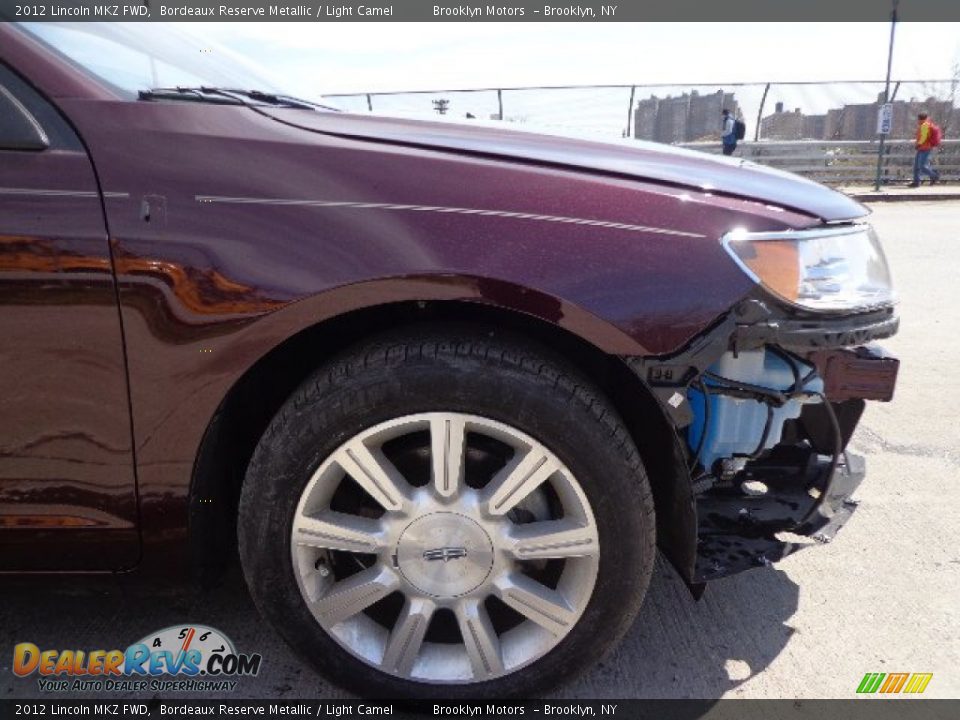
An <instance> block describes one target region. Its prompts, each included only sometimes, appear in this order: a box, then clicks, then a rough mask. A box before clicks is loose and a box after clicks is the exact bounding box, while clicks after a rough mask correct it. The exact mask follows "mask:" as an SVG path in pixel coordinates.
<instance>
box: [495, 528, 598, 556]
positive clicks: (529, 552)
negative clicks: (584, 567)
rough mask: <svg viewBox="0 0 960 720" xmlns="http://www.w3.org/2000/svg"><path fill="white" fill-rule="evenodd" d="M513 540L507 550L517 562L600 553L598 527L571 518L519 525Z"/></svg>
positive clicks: (514, 530) (513, 534)
mask: <svg viewBox="0 0 960 720" xmlns="http://www.w3.org/2000/svg"><path fill="white" fill-rule="evenodd" d="M510 538H511V540H512V543H511V544H510V545H509V546H508V548H507V550H508V552H509V553H510V554H511V555H512V556H513V557H514V558H516V559H517V560H547V559H552V558H572V557H590V556H594V555H596V554H597V553H598V552H599V550H600V548H599V545H598V543H597V529H596V527H595V526H594V525H592V524H591V525H583V524H582V523H580V522H577V521H576V520H573V519H570V518H564V519H562V520H545V521H543V522H533V523H526V524H523V525H517V526H515V527H513V528H512V529H511V531H510Z"/></svg>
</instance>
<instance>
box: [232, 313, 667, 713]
mask: <svg viewBox="0 0 960 720" xmlns="http://www.w3.org/2000/svg"><path fill="white" fill-rule="evenodd" d="M415 336H416V337H417V340H416V342H414V341H412V339H411V338H412V337H413V336H412V335H406V336H400V335H394V336H391V337H385V338H383V339H381V340H378V341H374V342H371V343H368V344H366V345H364V346H362V347H358V348H356V349H354V350H353V351H351V352H349V353H347V354H346V355H344V356H343V357H341V358H339V359H337V360H336V361H334V362H332V363H331V364H330V365H328V366H326V367H324V368H321V369H320V370H318V371H317V373H315V374H314V375H313V376H312V377H311V378H310V379H309V380H308V381H307V382H305V383H304V384H303V385H302V386H301V387H300V388H299V389H298V390H297V391H296V392H295V393H294V395H293V396H292V397H291V398H290V399H289V400H288V401H287V403H286V404H285V405H284V407H283V408H282V409H281V410H280V412H279V413H278V415H277V416H276V418H274V420H273V422H272V423H271V425H270V427H269V428H268V430H267V432H266V433H265V435H264V437H263V439H262V440H261V442H260V444H259V446H258V448H257V450H256V452H255V454H254V457H253V460H252V461H251V465H250V468H249V470H248V473H247V478H246V481H245V484H244V488H243V493H242V497H241V505H240V522H239V533H240V551H241V558H242V561H243V566H244V571H245V574H246V576H247V580H248V584H249V586H250V589H251V593H252V595H253V597H254V600H255V602H256V603H257V605H258V606H259V608H260V609H261V611H262V612H263V613H264V614H265V615H266V617H267V618H269V619H270V621H271V622H272V623H273V624H274V626H275V627H276V628H277V629H278V631H279V632H280V633H281V634H282V635H283V636H284V638H285V639H286V640H287V642H288V643H290V644H291V645H292V646H293V647H294V649H296V650H297V651H298V652H299V653H300V654H301V655H302V656H303V657H305V658H306V659H307V660H308V661H309V662H311V663H312V664H313V665H314V666H315V667H317V669H319V670H320V671H321V672H322V673H323V674H324V675H326V676H328V677H329V678H330V679H332V680H333V681H335V682H337V683H338V684H340V685H343V686H345V687H347V688H349V689H351V690H353V691H355V692H357V693H359V694H362V695H373V696H390V697H431V696H435V697H448V698H457V697H474V698H476V697H504V696H517V695H527V696H530V695H532V694H533V693H536V692H539V691H542V690H544V689H546V688H547V687H549V686H550V685H553V684H555V683H557V682H559V681H560V680H562V679H563V678H565V677H567V676H569V675H570V674H572V673H574V672H576V671H579V670H581V669H582V668H584V667H585V666H587V665H588V664H589V663H591V662H593V661H594V660H596V659H597V658H599V657H600V656H601V655H602V653H603V652H604V651H605V650H606V649H608V648H609V647H610V646H611V645H612V644H613V643H615V642H616V641H617V640H618V639H619V638H620V636H621V635H622V634H623V633H624V632H625V631H626V629H627V628H628V627H629V624H630V623H631V622H632V620H633V619H634V617H635V615H636V613H637V611H638V610H639V607H640V603H641V601H642V599H643V596H644V594H645V592H646V588H647V584H648V582H649V577H650V573H651V568H652V561H653V554H654V549H653V540H654V538H653V533H654V522H653V509H652V501H651V497H650V491H649V486H648V484H647V481H646V478H645V475H644V473H643V469H642V467H641V465H640V462H639V459H638V455H637V451H636V448H635V447H634V445H633V442H632V440H631V439H630V438H629V436H628V435H627V433H626V431H625V430H624V428H623V426H622V423H621V422H620V421H619V419H618V417H617V415H616V413H615V411H614V410H613V408H612V407H611V406H610V405H609V404H608V402H607V401H606V400H605V399H604V398H603V397H602V396H601V395H600V394H599V393H598V392H596V391H595V390H594V389H592V387H591V385H590V384H589V383H588V382H587V381H586V380H584V379H583V378H582V377H580V376H579V374H578V373H577V372H576V371H575V370H574V369H572V368H571V367H568V366H567V365H566V363H564V362H563V361H561V360H559V359H556V358H553V357H551V356H550V354H549V353H547V352H545V351H543V350H541V349H539V348H537V347H534V346H531V345H528V344H526V343H525V342H523V341H520V340H516V339H512V340H509V339H508V340H496V339H490V337H484V339H483V340H478V339H476V337H475V336H474V335H472V334H470V333H467V332H463V331H461V332H455V331H454V330H452V329H434V328H423V329H421V330H420V331H419V332H417V333H416V335H415Z"/></svg>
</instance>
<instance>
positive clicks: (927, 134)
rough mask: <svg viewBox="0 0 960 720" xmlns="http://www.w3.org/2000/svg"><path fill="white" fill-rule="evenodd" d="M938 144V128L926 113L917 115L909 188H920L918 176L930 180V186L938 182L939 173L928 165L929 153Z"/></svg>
mask: <svg viewBox="0 0 960 720" xmlns="http://www.w3.org/2000/svg"><path fill="white" fill-rule="evenodd" d="M939 144H940V128H938V127H937V126H936V125H935V124H934V123H933V121H932V120H931V119H930V116H929V115H927V113H925V112H922V113H920V114H919V115H917V140H916V148H917V155H916V157H915V158H914V159H913V182H912V183H910V185H909V187H912V188H915V187H920V176H921V175H926V176H927V177H929V178H930V184H931V185H935V184H936V183H938V182H940V173H938V172H937V171H936V170H934V169H933V166H932V165H930V153H931V152H932V151H933V149H934V148H935V147H936V146H937V145H939Z"/></svg>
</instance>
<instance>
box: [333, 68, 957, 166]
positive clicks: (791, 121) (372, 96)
mask: <svg viewBox="0 0 960 720" xmlns="http://www.w3.org/2000/svg"><path fill="white" fill-rule="evenodd" d="M884 92H885V83H884V82H883V81H869V80H862V81H843V82H828V83H823V82H783V83H773V82H771V83H730V84H724V85H710V84H684V85H656V84H655V85H608V86H600V85H592V86H569V87H527V88H487V89H478V90H431V91H416V92H391V93H358V94H348V95H328V96H326V98H327V100H328V101H330V102H332V103H333V104H335V105H336V106H338V107H340V108H342V109H343V110H346V111H349V112H359V113H365V112H375V113H378V114H384V115H397V116H407V117H426V116H432V117H437V116H438V115H442V116H445V117H448V118H451V119H463V120H467V121H469V120H471V119H478V120H494V121H501V122H504V123H512V124H517V125H525V126H529V127H530V128H531V129H537V128H539V129H543V130H546V131H556V132H562V133H574V134H579V135H593V136H598V137H607V138H611V137H616V138H635V139H639V140H652V141H655V142H662V143H670V144H675V145H683V146H686V147H692V148H696V149H702V150H706V151H708V152H709V151H716V152H719V146H718V143H719V138H720V125H721V120H720V117H721V110H723V109H728V110H730V111H731V112H733V113H735V114H736V115H737V116H738V117H739V118H740V119H741V120H743V122H744V123H745V124H746V126H747V136H746V140H745V141H743V142H741V143H740V146H739V147H738V149H737V153H736V154H737V155H740V156H743V157H748V158H750V159H751V160H755V161H757V162H761V163H765V164H770V165H774V166H777V167H782V168H784V169H787V170H791V171H793V172H798V173H800V174H803V175H807V176H810V177H812V178H813V179H816V180H819V181H821V182H827V183H831V184H864V183H872V182H873V180H874V176H875V173H876V163H877V153H878V141H879V137H880V136H879V135H878V133H877V117H878V111H879V109H880V105H881V104H882V102H883V99H884ZM890 103H891V105H892V122H891V125H890V133H889V134H888V135H887V138H886V143H885V147H884V154H883V157H884V159H883V175H882V182H885V183H897V182H903V181H907V180H909V178H910V176H911V172H912V171H911V169H912V163H913V144H912V138H913V137H914V135H915V133H916V122H917V120H916V118H917V113H919V112H921V111H926V112H927V113H929V115H930V117H931V118H932V119H933V120H934V121H935V122H936V123H937V124H938V125H939V126H940V127H941V128H942V130H943V134H944V138H945V141H944V143H943V146H942V147H941V148H940V150H939V151H938V153H937V155H938V157H937V158H936V161H935V163H936V165H937V167H938V168H939V169H940V171H941V174H942V175H943V177H944V179H947V180H957V179H960V144H958V142H957V141H956V139H957V138H958V137H960V74H958V76H957V77H955V78H952V79H948V80H894V81H892V82H891V84H890Z"/></svg>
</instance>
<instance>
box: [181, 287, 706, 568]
mask: <svg viewBox="0 0 960 720" xmlns="http://www.w3.org/2000/svg"><path fill="white" fill-rule="evenodd" d="M431 321H436V322H444V321H457V322H458V323H464V322H469V323H473V324H476V326H477V327H478V330H481V329H483V330H487V331H489V330H492V329H494V328H496V329H499V330H512V331H514V332H518V333H522V334H523V335H524V337H526V338H529V339H532V340H535V341H537V342H539V343H540V344H542V345H544V346H545V347H547V348H549V349H550V350H552V351H553V352H555V353H558V354H561V355H562V356H563V357H565V358H566V359H567V360H568V361H570V362H573V363H574V364H575V365H577V367H578V368H579V369H580V370H581V371H582V372H583V373H584V374H585V375H587V376H588V377H589V378H590V379H591V380H592V381H593V382H595V383H596V384H597V385H599V386H600V388H601V389H602V390H603V391H604V392H605V394H606V395H607V397H608V398H609V399H610V400H611V401H612V402H613V403H614V405H615V406H616V408H617V410H618V412H619V413H620V415H621V417H622V418H623V419H624V422H625V423H626V425H627V427H628V429H629V431H630V433H631V435H632V437H633V439H634V442H635V443H636V445H637V448H638V449H639V451H640V455H641V458H642V459H643V463H644V466H645V467H646V470H647V474H648V476H649V478H650V483H651V487H652V490H653V496H654V503H655V508H656V513H657V541H658V544H659V545H660V547H661V549H662V550H663V552H664V554H665V555H666V556H667V557H668V559H670V560H671V562H672V563H673V564H674V565H675V566H676V567H677V569H678V570H680V572H681V574H682V575H684V576H685V577H687V573H686V570H687V568H690V569H691V571H692V567H693V557H694V552H695V544H696V518H695V515H694V514H692V513H693V499H692V494H691V490H690V478H689V474H688V473H687V471H686V464H685V458H684V454H683V450H682V446H681V445H680V442H679V439H678V438H677V435H676V432H675V431H674V430H673V427H672V425H671V424H670V423H669V421H668V420H667V418H666V416H665V415H664V413H663V411H662V410H661V409H660V406H659V404H658V403H657V401H656V399H655V398H654V397H653V395H652V393H650V391H649V389H648V388H647V387H646V385H645V384H644V383H643V382H642V381H641V380H640V379H639V378H638V377H637V376H636V375H635V374H634V373H633V372H632V371H631V370H630V369H629V368H628V367H627V366H626V364H625V363H624V362H623V361H622V360H621V359H620V358H618V357H616V356H613V355H608V354H606V353H604V352H603V351H601V350H600V349H598V348H597V347H595V346H594V345H592V344H590V343H588V342H586V341H584V340H583V339H581V338H579V337H577V336H576V335H574V334H572V333H570V332H569V331H567V330H564V329H562V328H559V327H557V326H555V325H552V324H550V323H547V322H545V321H543V320H540V319H538V318H535V317H532V316H529V315H525V314H523V313H518V312H514V311H510V310H504V309H502V308H498V307H494V306H490V305H484V304H481V303H471V302H456V301H443V302H412V303H395V304H390V305H384V306H379V307H374V308H368V309H364V310H359V311H355V312H352V313H347V314H345V315H342V316H339V317H337V318H334V319H331V320H328V321H325V322H323V323H320V324H317V325H315V326H313V327H310V328H307V329H305V330H303V331H302V332H300V333H298V334H297V335H294V336H293V337H291V338H289V339H288V340H286V341H285V342H283V343H281V344H280V345H279V346H277V347H276V348H274V349H273V350H272V351H270V352H269V353H268V354H267V355H265V356H264V357H263V358H261V359H260V360H259V361H258V362H257V363H256V364H254V365H253V367H251V368H250V369H249V370H248V371H247V372H246V373H245V374H244V375H243V377H241V378H240V379H239V380H238V381H237V382H236V383H235V384H234V386H233V387H232V388H231V389H230V391H229V393H228V394H227V396H226V397H225V398H224V400H223V402H222V403H221V404H220V407H219V408H218V409H217V412H216V414H215V415H214V417H213V419H212V420H211V421H210V424H209V426H208V427H207V430H206V433H205V434H204V438H203V442H202V443H201V446H200V451H199V453H198V456H197V461H196V463H195V466H194V472H193V478H192V484H191V491H190V511H189V526H190V543H191V557H192V560H193V566H194V571H195V573H196V575H197V577H198V578H199V579H200V580H201V581H202V582H209V581H211V580H212V579H215V578H217V577H218V576H219V574H220V572H219V571H221V570H222V569H223V568H224V567H225V566H226V564H227V562H228V561H229V560H231V559H232V558H233V557H234V555H235V553H236V514H237V504H238V502H239V495H240V489H241V486H242V484H243V478H244V475H245V474H246V468H247V464H248V463H249V461H250V458H251V457H252V455H253V451H254V449H255V448H256V445H257V443H258V442H259V440H260V437H261V436H262V435H263V432H264V431H265V430H266V427H267V425H268V424H269V422H270V420H271V419H272V418H273V416H274V415H275V414H276V412H277V411H278V410H279V409H280V406H281V405H282V404H283V402H284V401H285V400H286V399H287V398H288V397H289V396H290V395H291V394H292V393H293V391H294V390H295V389H296V387H297V386H298V385H299V384H300V383H301V382H302V381H303V380H304V379H305V378H306V377H307V375H309V373H310V372H312V371H313V370H314V369H315V368H316V367H317V366H318V365H319V364H321V363H322V362H324V361H325V360H327V359H328V358H330V357H332V356H333V355H335V354H336V353H338V352H340V351H342V350H343V349H345V348H347V347H348V346H350V345H351V344H353V343H355V342H358V341H360V340H362V339H363V338H365V337H369V336H371V335H374V334H376V333H378V332H382V331H385V330H388V329H396V328H397V327H402V326H403V325H411V324H414V323H418V324H419V323H423V322H431Z"/></svg>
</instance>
